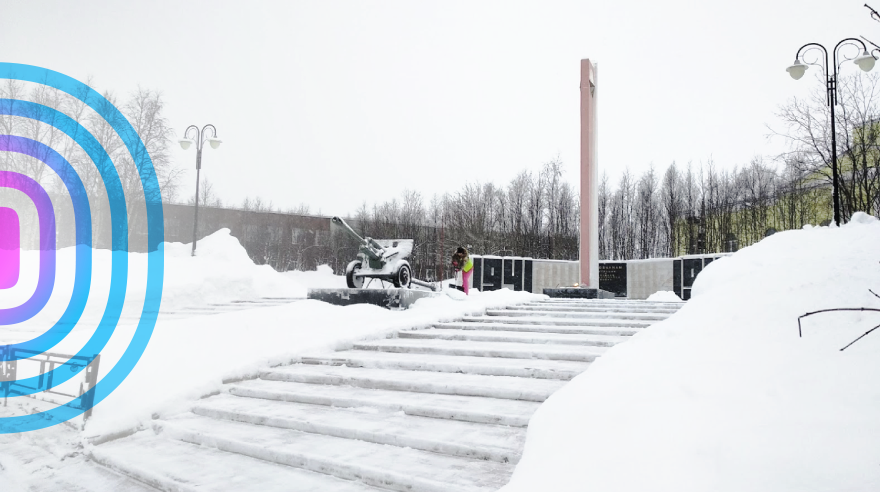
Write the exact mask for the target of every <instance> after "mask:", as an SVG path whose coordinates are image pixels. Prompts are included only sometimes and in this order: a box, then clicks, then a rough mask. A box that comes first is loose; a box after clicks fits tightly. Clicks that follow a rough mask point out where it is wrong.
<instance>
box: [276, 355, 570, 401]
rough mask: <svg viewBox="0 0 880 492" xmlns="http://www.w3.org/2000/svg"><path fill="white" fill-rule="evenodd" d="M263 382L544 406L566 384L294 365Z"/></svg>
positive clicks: (506, 377) (489, 377)
mask: <svg viewBox="0 0 880 492" xmlns="http://www.w3.org/2000/svg"><path fill="white" fill-rule="evenodd" d="M260 378H261V379H265V380H270V381H295V382H299V383H312V384H327V385H348V386H357V387H359V388H372V389H387V390H395V391H410V392H414V393H434V394H442V395H459V396H482V397H486V398H502V399H508V400H526V401H537V402H542V401H544V400H546V399H547V397H549V396H550V395H551V394H553V392H555V391H556V390H558V389H559V388H561V387H562V386H563V385H564V384H565V382H564V381H556V380H550V379H530V378H518V377H510V376H482V375H476V374H448V373H435V372H423V371H400V370H392V369H368V368H351V367H343V366H316V365H308V364H295V365H292V366H285V367H279V368H276V369H272V370H268V371H263V372H262V373H260Z"/></svg>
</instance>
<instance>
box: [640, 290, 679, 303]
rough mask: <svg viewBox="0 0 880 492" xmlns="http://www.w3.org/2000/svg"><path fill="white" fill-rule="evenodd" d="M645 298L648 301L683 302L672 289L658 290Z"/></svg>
mask: <svg viewBox="0 0 880 492" xmlns="http://www.w3.org/2000/svg"><path fill="white" fill-rule="evenodd" d="M645 300H646V301H648V302H681V297H678V296H677V295H676V294H675V292H672V291H671V290H658V291H657V292H654V293H653V294H651V295H650V296H648V298H647V299H645Z"/></svg>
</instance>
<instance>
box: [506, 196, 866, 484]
mask: <svg viewBox="0 0 880 492" xmlns="http://www.w3.org/2000/svg"><path fill="white" fill-rule="evenodd" d="M869 289H873V291H874V292H878V293H880V222H878V221H877V219H875V218H873V217H870V216H867V215H865V214H861V213H859V214H856V215H855V216H854V217H853V220H852V221H851V222H850V223H849V224H847V225H845V226H843V227H841V228H839V229H838V228H836V227H831V228H829V227H820V228H805V229H804V230H798V231H788V232H784V233H779V234H775V235H773V236H771V237H769V238H767V239H765V240H763V241H761V242H760V243H758V244H756V245H754V246H751V247H749V248H745V249H743V250H741V251H739V252H738V253H736V254H735V255H733V256H731V257H729V258H724V259H722V260H719V261H716V262H713V263H712V264H711V265H710V266H709V267H708V268H707V269H706V270H704V271H703V272H702V273H701V274H700V276H699V278H698V279H697V281H696V283H695V285H694V290H693V294H694V296H693V299H691V300H690V301H689V302H688V304H687V305H686V306H685V307H684V308H682V309H681V310H680V311H679V312H678V313H677V314H675V315H674V316H672V317H670V318H669V319H667V320H666V321H664V322H662V323H658V324H656V325H654V326H653V327H652V328H651V329H649V330H645V331H644V332H643V333H640V334H638V335H636V336H635V337H633V340H631V341H630V342H629V343H626V344H622V345H619V346H616V347H614V348H613V349H611V350H609V351H608V352H607V353H606V354H605V355H604V356H603V357H601V358H600V359H599V360H597V361H596V362H595V363H594V364H593V365H592V366H591V367H590V369H589V370H587V371H586V372H584V373H582V374H581V375H580V376H578V377H576V378H575V379H573V380H572V381H571V382H570V383H569V384H568V385H567V386H565V387H564V388H562V389H561V390H560V391H558V392H557V393H555V394H554V395H553V396H551V397H550V398H549V399H548V400H547V401H546V402H545V403H544V404H543V405H542V406H541V408H540V409H539V410H538V411H537V413H536V414H535V416H534V417H533V418H532V420H531V422H530V424H529V430H528V438H527V441H526V447H525V452H524V454H523V458H522V461H521V462H520V464H519V466H518V468H517V469H516V471H515V473H514V475H513V478H512V480H511V482H510V484H508V486H507V487H505V488H504V489H503V490H504V491H505V492H519V491H531V490H553V491H569V490H571V491H573V490H579V491H582V490H597V491H603V492H607V491H627V492H630V491H632V492H646V491H676V492H684V491H695V492H696V491H700V492H705V491H710V490H711V491H744V490H748V491H774V492H781V491H791V492H795V491H797V492H804V491H842V490H851V491H869V490H880V419H878V415H880V329H878V330H877V331H875V332H874V333H871V334H869V335H867V336H865V337H864V338H862V339H861V340H859V341H858V342H856V343H855V344H853V345H852V346H850V347H849V348H847V349H846V350H845V351H841V350H840V349H841V348H842V347H844V346H846V345H847V344H849V343H850V342H852V341H853V340H855V339H856V338H858V337H859V336H860V335H862V334H864V333H865V332H866V331H868V330H870V329H871V328H873V327H875V326H877V325H878V324H880V313H878V312H856V313H829V314H819V315H816V316H811V317H808V318H805V319H804V322H803V326H804V328H803V337H802V338H799V337H798V316H800V315H802V314H804V313H807V312H811V311H816V310H819V309H826V308H834V307H870V308H880V299H878V298H877V297H875V296H874V295H873V294H872V293H871V292H869Z"/></svg>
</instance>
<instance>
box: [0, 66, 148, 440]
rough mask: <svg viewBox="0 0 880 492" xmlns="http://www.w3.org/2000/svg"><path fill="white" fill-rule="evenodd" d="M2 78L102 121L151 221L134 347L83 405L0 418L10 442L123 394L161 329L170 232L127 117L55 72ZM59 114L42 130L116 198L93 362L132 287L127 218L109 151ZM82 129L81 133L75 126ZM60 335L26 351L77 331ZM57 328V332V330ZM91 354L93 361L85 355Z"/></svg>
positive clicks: (75, 367)
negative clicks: (54, 132) (52, 94)
mask: <svg viewBox="0 0 880 492" xmlns="http://www.w3.org/2000/svg"><path fill="white" fill-rule="evenodd" d="M0 78H6V79H14V80H21V81H25V82H33V83H37V84H42V85H45V86H49V87H53V88H55V89H58V90H61V91H63V92H66V93H67V94H70V95H71V96H73V97H75V98H76V99H78V100H80V101H82V102H83V103H85V104H86V105H88V106H89V107H90V108H91V109H92V110H94V111H95V112H96V113H97V114H98V115H100V116H101V117H102V118H103V119H104V120H105V121H106V122H107V123H108V124H109V125H110V126H111V127H112V128H113V130H114V131H115V132H116V133H117V134H118V135H119V137H120V139H121V140H122V142H123V143H124V144H125V147H126V149H127V150H128V152H129V154H130V155H131V157H132V160H133V161H134V163H135V166H136V168H137V170H138V175H139V177H140V182H141V187H142V189H143V192H144V201H145V206H146V217H147V286H146V296H145V298H144V307H143V310H142V311H141V316H140V319H139V321H138V325H137V328H136V329H135V332H134V336H133V337H132V340H131V343H130V344H129V345H128V347H127V348H126V349H125V352H124V353H123V354H122V357H121V358H120V359H119V361H118V362H117V363H116V365H114V366H113V368H112V369H110V371H109V372H107V374H106V375H105V376H104V377H103V378H101V380H100V381H99V382H98V383H97V384H96V385H95V386H94V387H93V388H90V389H89V390H88V391H87V392H85V393H84V394H83V395H81V396H80V397H78V398H75V399H73V400H71V401H69V402H68V403H66V404H64V405H60V406H58V407H56V408H53V409H51V410H47V411H45V412H40V413H35V414H30V415H22V416H15V417H6V418H0V434H9V433H17V432H26V431H32V430H37V429H43V428H46V427H50V426H53V425H56V424H59V423H61V422H64V421H67V420H70V419H72V418H75V417H78V416H80V415H82V414H83V413H85V412H87V411H88V410H91V408H92V407H93V406H94V405H97V404H98V403H100V402H101V401H102V400H103V399H104V398H106V397H107V396H108V395H110V393H111V392H113V391H114V390H115V389H116V388H118V387H119V385H120V384H121V383H122V382H123V381H124V380H125V378H126V377H128V375H129V374H130V373H131V371H132V370H133V369H134V367H135V365H136V364H137V362H138V361H139V360H140V358H141V356H142V355H143V353H144V351H145V350H146V348H147V344H148V343H149V341H150V337H151V336H152V334H153V329H154V328H155V326H156V318H157V317H158V314H159V304H160V303H161V300H162V284H163V280H164V271H165V256H164V249H163V247H162V242H163V241H164V240H165V230H164V223H163V214H162V197H161V192H160V188H159V182H158V180H157V178H156V173H155V170H154V169H153V163H152V161H151V160H150V156H149V153H148V152H147V150H146V147H145V146H144V143H143V142H142V141H141V139H140V137H139V136H138V135H137V132H136V131H135V130H134V128H133V127H132V126H131V124H130V123H129V122H128V120H127V119H126V118H125V116H124V115H123V114H122V113H121V112H120V111H119V110H118V109H117V108H116V107H115V106H113V104H111V103H110V101H108V100H107V99H106V98H104V97H103V96H101V95H100V94H99V93H98V92H96V91H95V90H94V89H92V88H91V87H89V86H88V85H86V84H84V83H82V82H80V81H78V80H76V79H74V78H71V77H69V76H67V75H64V74H62V73H59V72H55V71H53V70H48V69H45V68H41V67H35V66H32V65H22V64H16V63H0ZM22 103H26V101H15V105H18V104H22ZM30 104H33V103H30ZM0 105H2V100H0ZM41 109H45V110H50V109H51V108H46V107H45V106H41ZM53 111H54V110H53ZM55 113H56V114H55V115H54V118H55V119H54V120H53V119H52V118H46V119H47V120H49V121H45V122H46V123H48V124H51V125H53V126H56V127H57V128H58V129H59V130H61V131H63V132H65V133H67V134H68V135H69V136H70V137H71V138H72V139H74V141H76V143H77V144H78V145H80V146H81V147H82V148H83V149H85V150H86V151H87V152H88V153H89V156H90V158H91V159H92V160H93V162H94V163H95V165H96V167H97V168H98V171H99V172H100V173H101V177H102V179H103V181H104V185H105V187H106V188H107V191H108V197H109V196H110V195H112V196H113V198H111V199H110V208H111V224H112V231H113V233H112V235H113V237H112V244H113V252H112V270H111V281H110V292H109V296H108V301H107V308H106V310H105V312H104V316H103V317H102V319H101V322H100V324H99V326H98V329H97V330H96V331H95V334H94V335H93V336H92V338H91V339H90V340H89V342H87V343H86V345H85V346H84V347H83V349H82V350H81V351H80V354H83V355H89V356H92V355H96V353H97V352H99V351H100V350H102V349H103V348H104V346H105V345H106V342H107V340H109V338H110V335H112V333H113V330H115V328H116V324H117V322H118V320H119V315H120V313H121V310H122V305H123V302H124V299H125V289H126V284H127V282H128V255H129V251H128V217H127V212H126V209H125V202H124V195H123V194H122V186H121V183H120V182H119V176H118V174H117V173H116V169H115V168H114V167H113V164H112V161H110V159H109V157H108V156H107V153H106V151H104V149H103V148H101V146H100V145H98V144H97V141H96V140H95V139H94V137H92V136H91V135H90V134H89V133H88V132H85V131H84V129H83V128H82V127H79V128H75V127H73V126H71V125H70V124H69V122H73V120H71V119H70V118H67V122H65V121H64V118H66V116H64V115H63V114H61V113H58V112H55ZM33 114H34V113H31V114H30V115H28V117H31V118H32V117H33V116H32V115H33ZM37 114H39V112H37ZM59 115H60V116H59ZM59 118H60V119H59ZM74 123H75V122H74ZM77 126H79V125H78V124H77ZM114 178H115V179H114ZM71 198H73V197H71ZM81 213H82V210H81V208H80V209H79V213H77V209H75V214H76V215H77V220H76V222H77V248H78V249H77V259H78V260H79V258H80V256H79V249H80V248H91V244H90V242H91V241H90V240H88V241H84V242H83V243H80V235H79V233H80V224H81V222H80V220H78V218H79V216H80V214H81ZM79 268H80V262H79V261H77V275H76V281H75V287H74V292H77V290H76V287H77V285H76V284H79V282H80V275H79V271H80V270H79ZM89 277H90V275H89ZM83 278H85V276H83ZM86 282H89V283H90V281H89V280H86ZM86 296H87V293H86ZM79 302H84V299H80V298H77V299H71V305H76V304H78V303H79ZM68 311H70V307H69V308H68ZM68 311H66V312H65V313H67V312H68ZM56 327H57V329H56V330H55V331H52V330H51V329H50V330H49V331H47V332H46V333H44V334H43V335H41V337H37V338H35V339H33V340H30V341H29V342H24V343H26V344H27V343H31V344H33V345H31V347H39V348H41V349H45V348H46V347H51V346H54V345H55V344H56V343H57V342H58V341H60V340H61V339H63V337H64V336H66V334H67V333H69V331H70V329H72V326H70V325H62V326H60V327H58V326H57V325H56ZM56 327H53V329H54V328H56ZM50 332H51V334H50ZM59 335H60V338H59ZM90 351H91V353H87V352H90ZM65 366H67V367H66V369H67V370H66V371H60V369H61V368H63V367H65ZM83 369H84V367H82V364H81V363H80V364H77V363H71V362H68V363H66V364H65V365H62V366H60V367H58V368H56V371H57V372H58V373H57V374H56V375H55V378H57V379H56V380H55V381H54V382H53V384H60V381H61V380H62V379H64V378H66V379H64V380H68V379H70V377H72V376H73V375H75V373H76V372H79V371H81V370H83ZM64 372H67V373H68V375H64ZM23 381H26V380H23Z"/></svg>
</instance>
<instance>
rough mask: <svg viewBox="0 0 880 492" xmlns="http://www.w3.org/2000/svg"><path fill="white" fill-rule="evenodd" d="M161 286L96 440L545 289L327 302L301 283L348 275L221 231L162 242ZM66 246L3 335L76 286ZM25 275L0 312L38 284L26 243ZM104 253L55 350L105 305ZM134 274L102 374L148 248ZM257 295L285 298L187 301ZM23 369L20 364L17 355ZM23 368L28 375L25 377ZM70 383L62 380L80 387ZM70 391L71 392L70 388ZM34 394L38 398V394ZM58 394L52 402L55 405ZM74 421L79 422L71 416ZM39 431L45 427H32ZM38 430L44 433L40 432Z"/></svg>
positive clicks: (81, 340)
mask: <svg viewBox="0 0 880 492" xmlns="http://www.w3.org/2000/svg"><path fill="white" fill-rule="evenodd" d="M164 247H165V287H164V290H163V296H162V306H161V313H160V316H159V320H158V322H157V324H156V327H155V330H154V332H153V336H152V338H151V339H150V343H149V345H148V347H147V349H146V351H145V353H144V355H143V357H142V358H141V360H140V362H139V363H138V365H137V366H136V367H135V369H134V370H133V371H132V373H131V374H130V375H129V377H128V378H127V379H126V380H125V382H123V383H122V385H121V386H120V387H119V388H118V389H117V390H116V391H115V392H113V393H112V394H110V395H109V396H108V397H107V398H106V399H105V400H104V401H102V402H101V403H100V404H99V405H97V406H96V407H95V409H94V413H93V415H92V417H91V418H90V420H89V422H88V425H87V426H86V427H85V435H86V436H87V437H90V438H93V437H96V436H102V435H109V434H112V433H117V432H123V431H126V430H129V429H133V428H137V427H142V426H144V425H145V424H146V423H148V422H149V420H150V419H151V418H152V416H154V415H159V416H161V415H163V414H166V413H173V412H176V411H179V410H180V409H182V408H183V407H184V406H186V405H191V404H192V402H193V401H194V400H195V399H197V398H199V397H201V396H204V395H207V394H210V393H212V392H215V391H217V390H219V388H220V387H221V385H222V383H223V381H224V380H234V379H242V378H246V377H249V376H255V375H256V374H257V373H258V372H259V370H261V369H265V368H267V367H271V366H277V365H280V364H285V363H288V362H290V361H291V360H294V359H296V358H297V357H298V356H299V355H301V354H304V353H306V352H315V351H318V350H328V349H331V350H332V349H339V348H348V347H351V345H352V344H353V343H355V342H357V341H360V340H365V339H372V338H376V337H381V336H385V335H388V334H390V333H392V332H393V331H396V330H406V329H412V328H419V327H425V326H428V325H431V324H433V323H436V322H443V321H451V320H454V319H457V318H460V317H461V316H464V315H471V314H479V313H482V312H484V311H485V310H486V309H487V308H495V307H502V306H507V305H510V304H514V303H517V302H525V301H527V300H532V299H535V298H543V296H535V295H533V294H529V293H523V292H511V291H498V292H492V293H479V292H476V293H473V295H471V296H470V297H468V298H466V299H462V300H453V299H450V298H448V297H446V296H441V297H439V298H434V299H422V300H419V301H417V302H416V303H415V304H414V305H413V307H412V308H411V309H409V310H407V311H400V312H395V311H389V310H386V309H383V308H380V307H377V306H370V305H356V306H347V307H340V306H332V305H329V304H326V303H323V302H319V301H314V300H307V299H305V296H306V292H307V289H308V288H328V287H330V288H336V287H345V277H344V276H337V275H333V272H332V269H331V268H330V267H329V266H327V265H322V266H319V267H318V269H317V271H313V272H287V273H279V272H276V271H275V270H273V269H272V268H271V267H269V266H266V265H255V264H253V262H252V261H251V260H250V258H249V257H248V256H247V253H246V252H245V250H244V248H243V247H242V246H241V244H240V243H239V242H238V240H237V239H235V238H234V237H232V236H231V235H230V234H229V230H228V229H223V230H220V231H218V232H216V233H214V234H212V235H211V236H208V237H206V238H204V239H202V240H200V241H199V243H198V249H197V255H196V256H195V257H192V256H191V249H192V248H191V245H190V244H180V243H166V244H165V245H164ZM73 255H74V250H73V248H65V249H62V250H59V251H58V256H59V260H58V274H57V277H56V284H55V289H54V291H53V294H52V298H51V299H50V301H49V304H47V306H46V308H45V309H43V311H42V312H40V314H39V315H38V316H36V317H34V318H32V319H31V320H28V321H26V322H23V323H19V324H17V325H10V326H0V343H10V342H19V341H23V340H27V339H30V338H33V337H35V336H36V335H38V334H39V333H42V332H43V331H45V329H46V328H47V326H51V324H52V323H54V321H55V320H57V318H58V317H59V316H60V314H61V312H63V310H64V308H66V306H67V301H68V300H69V298H70V293H71V291H72V285H73V268H72V263H73V259H74V257H73ZM22 256H23V259H22V279H21V281H20V282H19V285H17V286H16V287H14V288H12V289H7V290H0V308H3V307H12V306H15V305H16V302H18V303H20V302H22V301H23V300H26V299H27V298H28V297H29V296H30V294H31V293H33V289H34V286H35V285H36V277H37V275H36V271H37V269H36V265H37V263H36V261H35V260H34V258H36V256H37V255H36V252H34V251H22ZM110 259H111V254H110V252H108V251H104V250H95V251H94V252H93V266H94V274H93V283H92V286H91V290H90V294H89V302H88V305H87V307H86V311H85V313H84V315H83V318H82V320H81V322H80V323H79V324H78V325H77V327H76V328H75V329H74V330H73V331H72V332H71V333H70V334H69V335H68V336H67V337H66V338H65V339H64V340H63V341H62V342H61V343H60V344H59V345H58V346H56V347H55V348H53V352H58V353H68V354H72V353H76V352H77V351H78V350H80V349H81V348H82V346H83V345H84V344H85V343H86V341H87V340H88V339H89V337H91V336H92V334H93V333H94V331H95V327H96V326H97V323H98V321H99V320H100V317H101V315H102V314H103V310H104V308H105V305H106V300H107V292H108V290H109V278H110ZM129 263H130V274H129V281H128V290H127V293H126V303H125V307H124V309H123V319H122V320H121V322H120V324H119V326H118V327H117V329H116V331H115V332H114V334H113V336H112V338H111V339H110V342H109V343H108V345H107V347H106V348H105V349H104V350H103V351H102V353H101V366H100V370H99V376H100V375H103V374H106V373H107V372H108V371H109V370H110V369H111V368H112V367H113V366H114V365H115V364H116V362H117V361H118V360H119V358H120V357H121V355H122V353H123V351H124V350H125V348H126V347H127V346H128V344H129V342H130V340H131V338H132V335H133V333H134V330H135V328H136V320H137V315H138V314H139V312H140V310H141V309H142V307H143V297H144V295H145V289H144V285H145V281H144V279H145V272H146V255H145V254H139V253H131V254H130V255H129ZM262 297H273V298H277V297H283V298H290V299H288V302H286V303H284V304H282V305H276V306H269V307H256V308H250V309H239V310H236V311H233V312H222V310H221V311H219V312H215V313H210V311H208V312H207V314H202V313H200V312H198V311H191V310H187V309H189V308H199V309H207V310H210V309H220V308H212V306H211V305H212V304H217V303H229V302H230V301H234V300H248V299H259V298H262ZM20 366H22V367H23V368H24V366H25V363H20ZM29 375H30V374H29ZM78 383H79V379H75V380H72V381H71V382H70V383H68V385H67V386H65V388H67V389H71V387H72V386H78ZM72 391H75V389H73V390H72ZM41 396H42V395H41ZM59 398H60V397H55V396H51V397H50V399H52V400H53V401H56V402H57V403H63V402H64V401H66V400H64V399H63V398H62V399H59ZM33 405H34V400H33V399H30V398H27V397H22V396H19V397H10V398H9V407H7V408H6V409H4V410H3V412H2V416H11V415H20V414H21V413H23V412H31V411H33V410H32V406H33ZM77 425H79V424H77ZM36 432H43V431H36ZM46 432H52V430H51V429H47V430H46Z"/></svg>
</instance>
